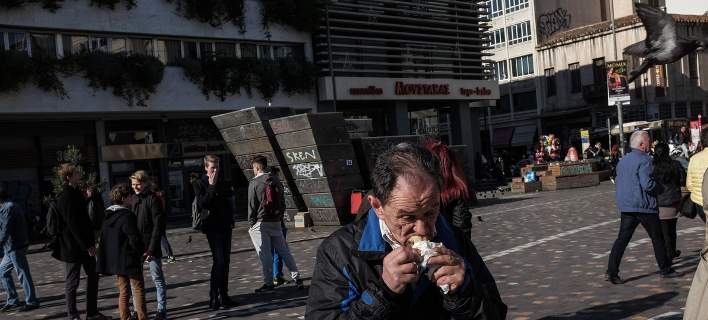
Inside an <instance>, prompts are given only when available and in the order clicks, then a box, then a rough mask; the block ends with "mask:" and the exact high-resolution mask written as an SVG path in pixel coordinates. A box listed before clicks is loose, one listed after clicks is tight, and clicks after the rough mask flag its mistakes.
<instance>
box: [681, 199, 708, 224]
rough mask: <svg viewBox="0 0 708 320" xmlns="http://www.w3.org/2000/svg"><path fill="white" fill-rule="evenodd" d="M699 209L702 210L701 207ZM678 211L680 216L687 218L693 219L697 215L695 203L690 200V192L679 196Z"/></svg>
mask: <svg viewBox="0 0 708 320" xmlns="http://www.w3.org/2000/svg"><path fill="white" fill-rule="evenodd" d="M701 210H703V208H701ZM679 211H680V212H681V215H682V216H684V217H686V218H689V219H695V218H696V215H698V208H697V204H695V203H693V201H691V194H690V193H689V194H686V195H685V196H683V197H682V198H681V202H680V203H679Z"/></svg>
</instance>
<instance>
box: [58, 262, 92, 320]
mask: <svg viewBox="0 0 708 320" xmlns="http://www.w3.org/2000/svg"><path fill="white" fill-rule="evenodd" d="M65 267H66V269H65V273H64V290H65V291H64V292H65V297H66V312H67V313H68V316H69V319H71V318H73V317H76V316H78V315H79V310H77V309H76V290H77V289H78V288H79V279H80V278H81V268H82V267H83V268H84V273H86V315H87V316H93V315H96V314H97V313H98V302H97V300H98V274H96V260H95V259H94V258H93V257H89V256H86V257H85V258H83V259H81V261H78V262H67V263H66V265H65Z"/></svg>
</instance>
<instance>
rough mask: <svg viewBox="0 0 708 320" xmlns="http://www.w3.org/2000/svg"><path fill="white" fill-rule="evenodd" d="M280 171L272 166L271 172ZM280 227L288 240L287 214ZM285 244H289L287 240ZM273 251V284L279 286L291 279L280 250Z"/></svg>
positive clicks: (275, 173)
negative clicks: (284, 270)
mask: <svg viewBox="0 0 708 320" xmlns="http://www.w3.org/2000/svg"><path fill="white" fill-rule="evenodd" d="M279 172H280V168H278V167H276V166H271V167H270V174H272V175H276V176H277V175H278V173H279ZM280 227H281V228H282V229H283V239H285V240H286V241H287V238H288V228H287V227H286V226H285V215H283V219H282V220H280ZM285 244H286V245H287V242H286V243H285ZM271 253H272V254H273V285H274V286H276V287H279V286H282V285H284V284H288V283H289V282H290V281H288V280H287V279H285V278H284V277H283V259H282V258H281V257H280V256H279V255H278V252H277V251H275V248H272V249H271Z"/></svg>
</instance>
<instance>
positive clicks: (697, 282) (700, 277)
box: [683, 149, 708, 320]
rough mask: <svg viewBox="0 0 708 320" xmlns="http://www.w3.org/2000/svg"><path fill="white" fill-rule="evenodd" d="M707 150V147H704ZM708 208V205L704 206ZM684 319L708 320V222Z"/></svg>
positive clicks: (707, 179) (707, 187)
mask: <svg viewBox="0 0 708 320" xmlns="http://www.w3.org/2000/svg"><path fill="white" fill-rule="evenodd" d="M704 150H705V149H704ZM701 193H703V195H702V196H703V197H708V171H706V172H705V173H704V174H703V184H702V186H701ZM704 209H706V210H708V206H704ZM683 319H684V320H708V224H707V225H706V227H705V236H704V240H703V248H701V250H700V259H699V262H698V267H697V268H696V273H695V274H694V275H693V282H691V289H690V290H689V291H688V297H687V298H686V310H685V311H684V312H683Z"/></svg>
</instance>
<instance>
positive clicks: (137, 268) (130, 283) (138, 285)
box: [97, 183, 148, 320]
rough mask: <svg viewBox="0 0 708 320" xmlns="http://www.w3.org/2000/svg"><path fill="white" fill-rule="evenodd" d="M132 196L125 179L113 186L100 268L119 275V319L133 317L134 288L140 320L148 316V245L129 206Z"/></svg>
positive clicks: (117, 276)
mask: <svg viewBox="0 0 708 320" xmlns="http://www.w3.org/2000/svg"><path fill="white" fill-rule="evenodd" d="M130 196H131V190H130V187H129V186H128V185H127V184H125V183H121V184H118V185H115V186H114V187H113V188H112V189H111V192H110V198H111V203H112V205H111V206H110V207H108V208H107V209H106V213H105V220H104V221H103V227H102V228H101V239H100V242H99V243H100V245H99V247H98V255H97V270H98V273H99V274H102V275H115V276H116V285H117V286H118V311H119V314H120V319H121V320H129V319H131V314H130V306H129V304H130V302H129V301H130V296H131V291H132V296H133V304H134V305H133V307H134V308H135V315H136V317H137V320H147V319H148V317H147V307H146V304H145V280H144V278H143V253H144V252H145V247H144V246H143V240H142V234H141V233H140V231H139V230H138V222H137V218H136V216H135V214H133V212H132V211H130V209H128V208H127V207H126V206H127V205H128V204H127V201H128V199H129V198H130ZM131 289H132V290H131Z"/></svg>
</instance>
